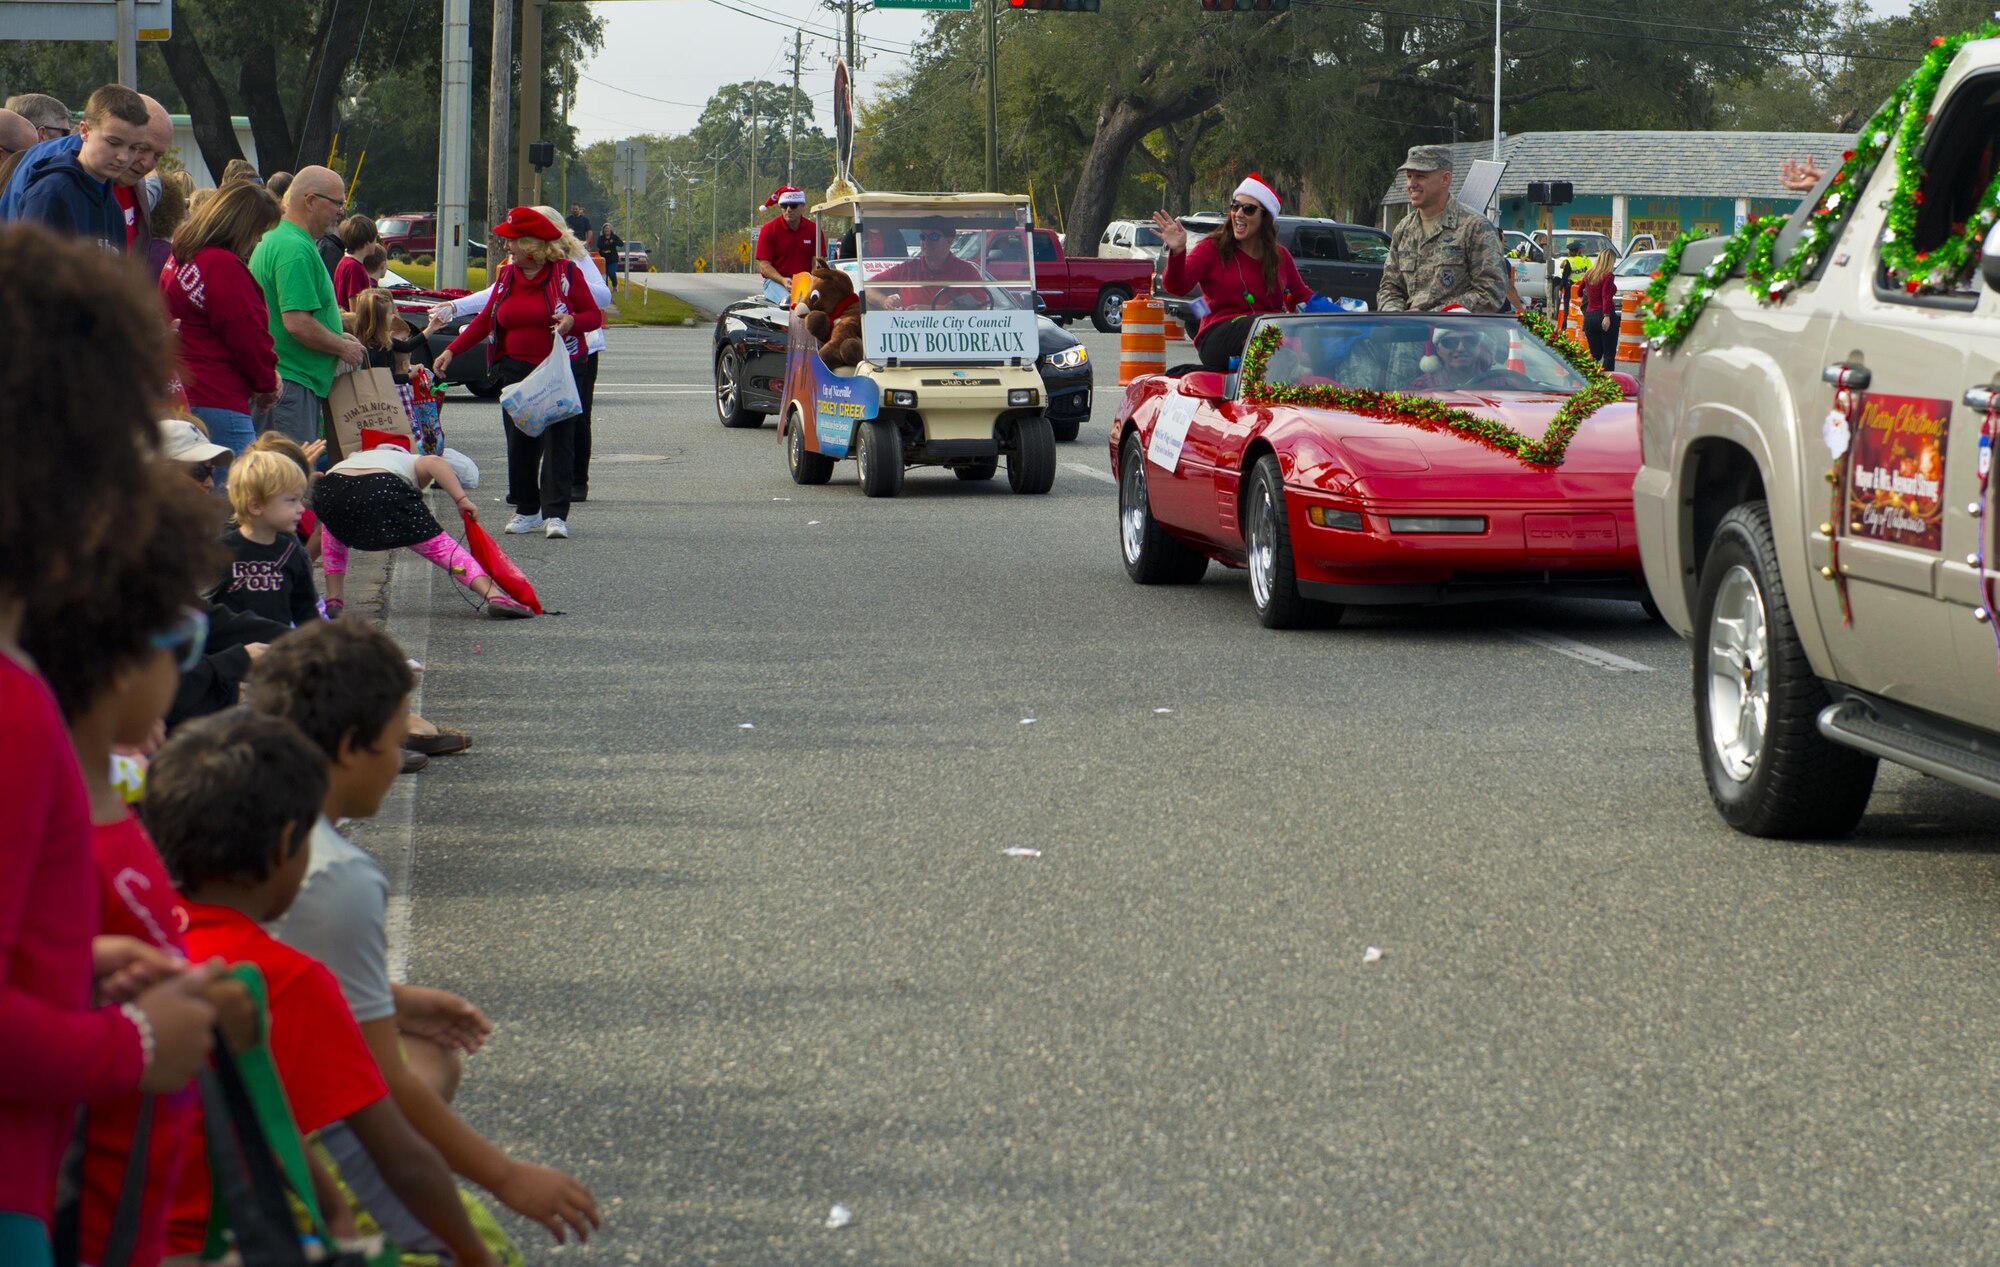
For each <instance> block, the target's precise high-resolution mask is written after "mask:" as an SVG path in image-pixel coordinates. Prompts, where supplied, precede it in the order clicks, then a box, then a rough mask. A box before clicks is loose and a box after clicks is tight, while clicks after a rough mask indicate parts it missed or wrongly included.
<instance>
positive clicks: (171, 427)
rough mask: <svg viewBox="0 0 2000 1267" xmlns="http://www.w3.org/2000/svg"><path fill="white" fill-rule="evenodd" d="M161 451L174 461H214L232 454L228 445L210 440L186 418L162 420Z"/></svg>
mask: <svg viewBox="0 0 2000 1267" xmlns="http://www.w3.org/2000/svg"><path fill="white" fill-rule="evenodd" d="M160 451H161V452H162V453H164V454H166V456H167V458H168V460H170V461H174V462H213V461H215V460H216V459H217V458H227V457H230V456H232V454H231V453H230V451H229V449H228V448H227V447H226V446H224V445H220V444H217V443H215V442H214V441H213V440H210V439H209V438H208V437H207V436H205V435H203V434H202V433H201V428H200V427H197V426H195V425H194V424H193V423H191V422H189V421H188V420H187V419H185V418H162V419H161V420H160Z"/></svg>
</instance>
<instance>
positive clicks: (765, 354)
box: [454, 296, 1091, 440]
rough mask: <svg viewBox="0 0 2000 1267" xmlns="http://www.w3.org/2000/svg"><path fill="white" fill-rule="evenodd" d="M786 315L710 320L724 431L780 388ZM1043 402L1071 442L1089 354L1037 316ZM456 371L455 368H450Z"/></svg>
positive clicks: (771, 312)
mask: <svg viewBox="0 0 2000 1267" xmlns="http://www.w3.org/2000/svg"><path fill="white" fill-rule="evenodd" d="M791 322H792V315H791V311H790V310H789V309H787V308H784V307H782V306H780V305H777V304H773V303H771V302H770V301H769V300H767V299H764V298H762V297H761V296H757V297H752V298H749V299H742V300H738V301H737V302H736V303H733V304H731V305H729V307H727V308H725V309H723V310H722V315H721V316H719V317H717V318H716V319H715V346H714V349H713V363H714V367H715V413H716V417H717V418H719V419H721V421H722V425H723V426H725V427H761V426H763V425H764V419H766V418H767V417H769V416H770V415H772V414H774V413H776V412H778V397H779V396H780V395H782V394H783V393H784V390H785V342H786V339H787V337H788V334H789V331H790V329H791ZM1035 325H1036V327H1037V328H1038V329H1039V330H1040V332H1041V351H1040V353H1039V354H1038V355H1037V357H1036V359H1035V368H1036V369H1037V370H1039V371H1040V372H1041V375H1042V399H1044V400H1046V401H1047V402H1048V409H1047V413H1048V419H1049V426H1050V428H1051V429H1052V430H1054V432H1055V434H1056V439H1058V440H1074V439H1076V433H1077V429H1078V428H1080V427H1082V426H1083V423H1084V420H1085V419H1086V418H1088V417H1090V394H1091V369H1090V354H1089V353H1088V352H1087V351H1086V350H1085V349H1084V346H1083V344H1081V343H1079V342H1078V341H1077V339H1076V336H1074V335H1072V334H1070V333H1069V332H1068V331H1067V330H1064V329H1063V328H1062V327H1061V326H1059V325H1057V324H1056V323H1055V322H1053V321H1050V320H1049V319H1048V318H1047V317H1041V316H1038V317H1037V319H1036V321H1035ZM454 368H456V367H454Z"/></svg>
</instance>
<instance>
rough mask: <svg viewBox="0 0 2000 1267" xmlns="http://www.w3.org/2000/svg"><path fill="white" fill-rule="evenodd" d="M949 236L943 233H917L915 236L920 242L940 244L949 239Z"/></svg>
mask: <svg viewBox="0 0 2000 1267" xmlns="http://www.w3.org/2000/svg"><path fill="white" fill-rule="evenodd" d="M949 236H950V235H949V234H945V233H919V234H918V235H917V237H918V238H919V239H920V240H921V241H925V242H942V241H944V240H945V238H947V237H949Z"/></svg>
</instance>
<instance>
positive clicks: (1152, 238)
mask: <svg viewBox="0 0 2000 1267" xmlns="http://www.w3.org/2000/svg"><path fill="white" fill-rule="evenodd" d="M1165 250H1166V247H1165V245H1164V244H1163V243H1162V242H1161V241H1160V231H1159V230H1158V229H1155V228H1154V227H1153V222H1152V221H1151V220H1113V221H1112V222H1111V223H1110V224H1108V225H1106V226H1104V236H1103V237H1101V238H1099V239H1097V253H1098V255H1100V256H1108V257H1110V258H1112V259H1127V260H1156V259H1158V258H1160V256H1161V254H1162V253H1164V252H1165Z"/></svg>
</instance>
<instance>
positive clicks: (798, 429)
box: [785, 407, 833, 484]
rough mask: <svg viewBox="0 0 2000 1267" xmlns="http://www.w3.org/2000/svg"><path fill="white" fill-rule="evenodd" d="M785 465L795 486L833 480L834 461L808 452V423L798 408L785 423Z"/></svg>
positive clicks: (824, 455) (822, 455)
mask: <svg viewBox="0 0 2000 1267" xmlns="http://www.w3.org/2000/svg"><path fill="white" fill-rule="evenodd" d="M785 465H786V466H788V467H790V468H791V472H792V483H794V484H824V483H826V482H827V481H828V480H830V479H832V478H833V459H832V458H830V457H828V456H827V455H826V454H824V453H810V452H807V450H806V421H805V416H804V415H803V414H801V413H800V412H799V411H798V409H797V408H796V407H794V408H793V409H792V412H791V414H790V416H789V417H788V419H787V421H786V423H785Z"/></svg>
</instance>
